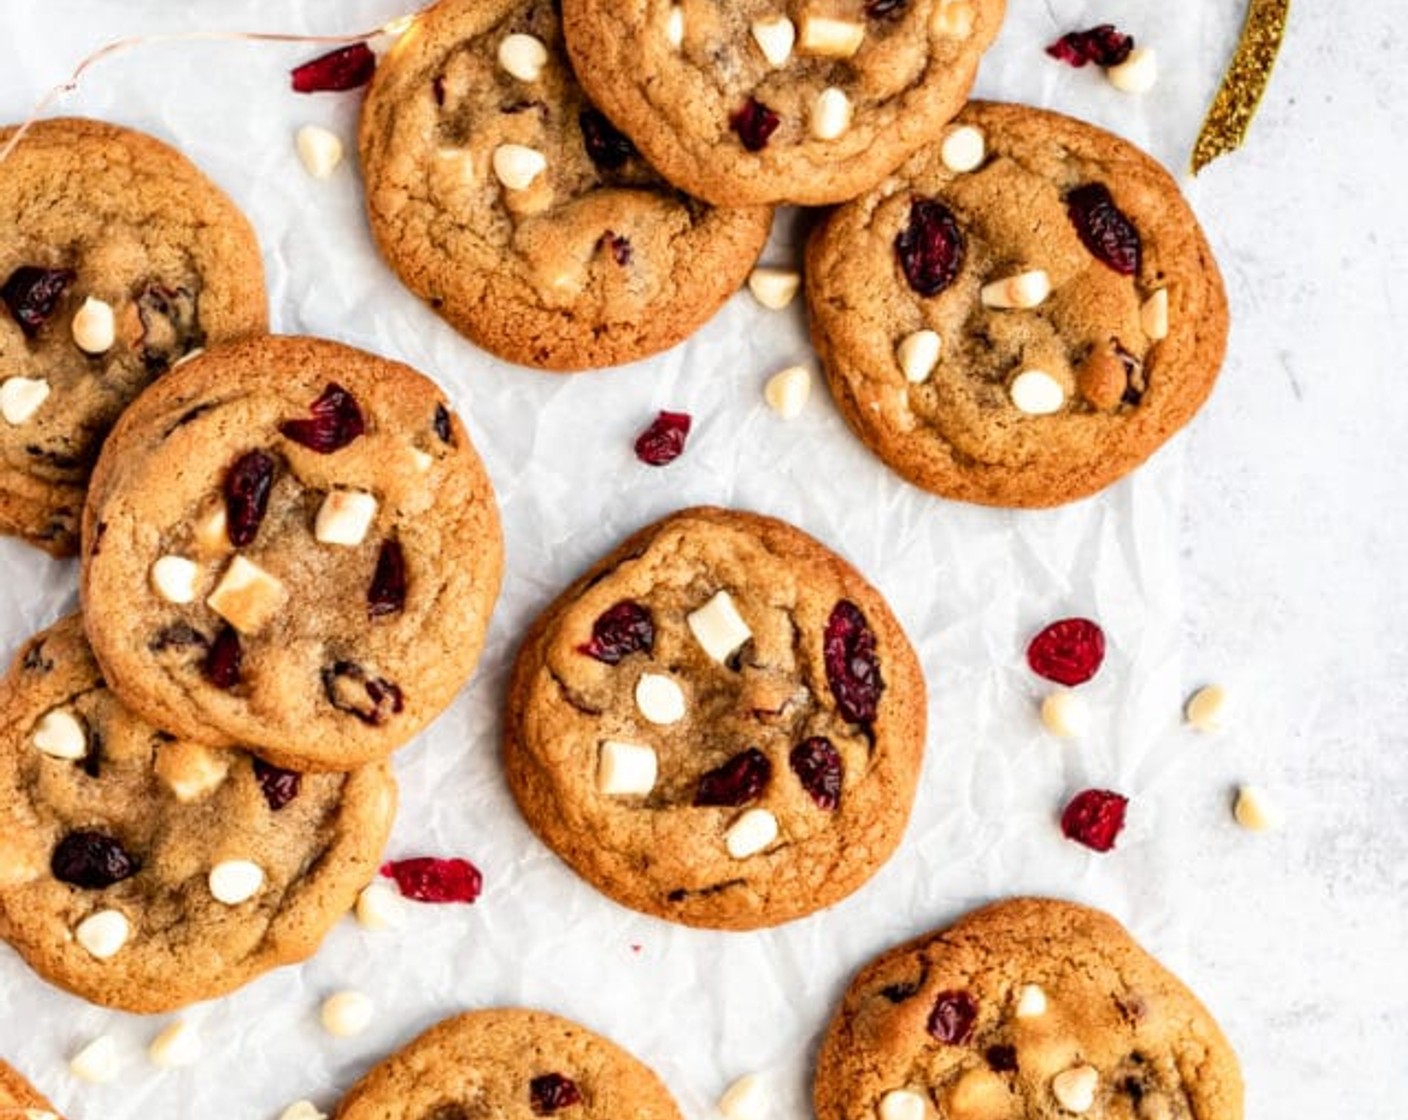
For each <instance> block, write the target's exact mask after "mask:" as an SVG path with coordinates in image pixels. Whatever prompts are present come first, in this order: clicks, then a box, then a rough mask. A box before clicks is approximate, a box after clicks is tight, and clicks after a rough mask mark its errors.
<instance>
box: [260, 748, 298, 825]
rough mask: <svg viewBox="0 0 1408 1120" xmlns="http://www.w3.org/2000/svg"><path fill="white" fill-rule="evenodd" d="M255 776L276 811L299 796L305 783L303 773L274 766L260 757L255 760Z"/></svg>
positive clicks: (271, 806) (270, 805)
mask: <svg viewBox="0 0 1408 1120" xmlns="http://www.w3.org/2000/svg"><path fill="white" fill-rule="evenodd" d="M254 777H255V779H256V780H257V781H258V782H259V788H260V789H261V790H263V791H264V800H265V801H267V802H268V803H269V808H270V809H272V810H273V811H274V812H275V813H277V812H278V811H279V810H280V809H282V808H283V807H284V806H285V805H287V804H288V803H289V802H290V801H292V800H293V799H294V798H295V797H297V796H298V791H299V789H300V788H301V787H302V785H303V775H302V774H299V773H297V772H295V771H293V770H284V769H282V768H281V767H278V766H272V765H270V764H269V763H267V762H265V761H264V760H263V759H260V758H256V759H255V760H254Z"/></svg>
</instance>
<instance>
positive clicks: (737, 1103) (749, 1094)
mask: <svg viewBox="0 0 1408 1120" xmlns="http://www.w3.org/2000/svg"><path fill="white" fill-rule="evenodd" d="M771 1103H772V1101H771V1098H770V1095H769V1093H768V1088H767V1084H766V1083H765V1082H764V1081H763V1079H762V1078H761V1077H760V1076H758V1074H756V1073H746V1074H744V1075H743V1076H742V1077H740V1078H739V1079H738V1080H737V1081H735V1082H734V1083H733V1084H732V1085H730V1086H729V1087H728V1088H727V1089H725V1090H724V1095H723V1096H721V1097H720V1098H719V1103H718V1106H717V1107H718V1110H719V1115H720V1116H722V1117H723V1118H724V1120H767V1116H768V1112H769V1105H770V1104H771Z"/></svg>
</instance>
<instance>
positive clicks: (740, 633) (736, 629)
mask: <svg viewBox="0 0 1408 1120" xmlns="http://www.w3.org/2000/svg"><path fill="white" fill-rule="evenodd" d="M685 621H686V622H688V623H689V630H690V633H692V634H693V635H694V640H695V641H696V642H698V643H699V644H700V645H701V646H703V647H704V652H705V653H707V654H708V655H709V656H710V657H711V658H713V659H714V660H715V661H717V662H718V663H719V664H720V665H722V664H723V663H724V662H726V661H727V660H728V659H729V658H730V657H731V656H732V655H733V653H734V651H735V650H737V649H738V647H739V646H741V645H742V644H743V643H744V642H746V641H747V640H748V639H749V638H751V637H752V636H753V631H751V630H749V629H748V624H747V623H746V622H744V621H743V616H742V615H741V614H739V613H738V608H737V607H736V606H735V605H734V602H733V596H732V595H730V594H729V593H728V592H727V591H719V592H717V593H715V595H714V597H713V598H712V599H710V600H709V601H708V602H707V603H705V604H704V605H703V606H702V607H700V608H699V609H698V610H694V611H690V613H689V614H688V615H687V616H686V618H685Z"/></svg>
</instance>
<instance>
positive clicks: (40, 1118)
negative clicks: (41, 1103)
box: [20, 1108, 59, 1120]
mask: <svg viewBox="0 0 1408 1120" xmlns="http://www.w3.org/2000/svg"><path fill="white" fill-rule="evenodd" d="M20 1115H21V1116H23V1117H24V1120H59V1118H58V1116H56V1115H55V1114H54V1113H52V1112H49V1111H48V1110H47V1109H43V1108H26V1109H25V1110H24V1111H23V1112H21V1113H20Z"/></svg>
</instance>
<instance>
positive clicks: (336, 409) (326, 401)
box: [279, 381, 367, 455]
mask: <svg viewBox="0 0 1408 1120" xmlns="http://www.w3.org/2000/svg"><path fill="white" fill-rule="evenodd" d="M308 411H309V412H311V413H312V414H313V417H312V419H310V420H285V421H284V422H283V423H282V424H280V425H279V431H280V432H282V433H283V434H284V435H286V436H288V438H289V439H291V440H293V441H294V443H301V444H302V445H303V446H304V447H307V448H310V449H312V450H313V451H316V452H318V453H319V454H320V455H331V454H332V453H333V452H334V451H341V450H342V449H343V448H344V447H346V446H347V445H348V444H349V443H351V442H352V441H353V440H354V439H356V438H357V437H358V436H359V435H361V434H362V433H363V432H364V431H366V430H367V425H366V421H365V420H363V419H362V410H361V409H360V408H358V407H357V400H356V398H355V397H353V396H352V394H351V393H349V392H348V391H347V390H346V389H344V388H343V387H342V386H341V385H338V384H336V383H335V382H331V381H330V382H328V385H327V388H325V389H324V390H323V392H322V394H321V395H320V396H319V397H318V399H317V400H315V401H314V402H313V403H312V404H310V405H309V406H308Z"/></svg>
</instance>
